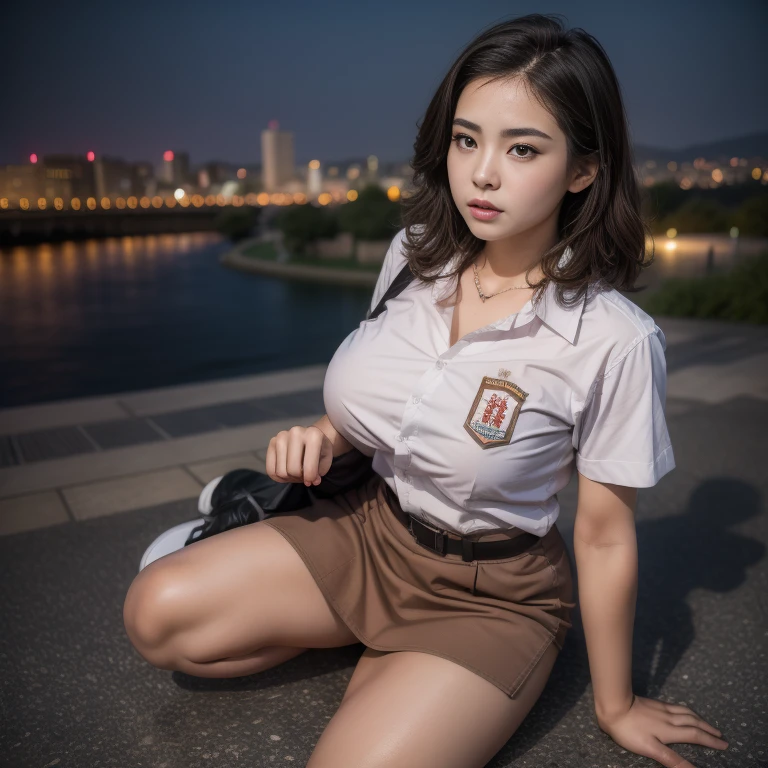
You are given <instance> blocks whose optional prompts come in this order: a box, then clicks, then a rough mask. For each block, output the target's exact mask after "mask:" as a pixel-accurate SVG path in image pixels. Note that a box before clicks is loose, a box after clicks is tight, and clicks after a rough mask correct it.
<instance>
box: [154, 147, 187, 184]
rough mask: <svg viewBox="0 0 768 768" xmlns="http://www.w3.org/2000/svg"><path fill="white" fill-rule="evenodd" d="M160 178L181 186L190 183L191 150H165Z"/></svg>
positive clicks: (167, 182)
mask: <svg viewBox="0 0 768 768" xmlns="http://www.w3.org/2000/svg"><path fill="white" fill-rule="evenodd" d="M160 179H161V180H162V181H164V182H165V183H166V184H171V185H176V186H181V185H183V184H189V183H190V178H189V152H174V151H173V150H171V149H168V150H166V151H165V152H163V169H162V172H161V173H160Z"/></svg>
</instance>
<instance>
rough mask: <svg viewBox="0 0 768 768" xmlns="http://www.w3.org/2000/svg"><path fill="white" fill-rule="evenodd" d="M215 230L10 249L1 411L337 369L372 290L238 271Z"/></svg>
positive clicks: (5, 272) (3, 274)
mask: <svg viewBox="0 0 768 768" xmlns="http://www.w3.org/2000/svg"><path fill="white" fill-rule="evenodd" d="M230 247H231V244H229V243H228V242H227V241H225V240H224V239H223V238H222V237H221V236H220V235H218V234H217V233H212V232H189V233H182V234H178V235H173V234H169V235H146V236H121V237H114V238H108V239H93V240H86V241H65V242H59V243H44V244H41V245H38V246H16V247H12V248H4V249H0V407H7V406H13V405H23V404H27V403H36V402H45V401H48V400H58V399H62V398H69V397H84V396H89V395H97V394H108V393H114V392H123V391H130V390H135V389H144V388H149V387H157V386H168V385H173V384H183V383H188V382H193V381H205V380H210V379H217V378H225V377H227V376H238V375H246V374H249V373H259V372H266V371H271V370H279V369H282V368H291V367H295V366H298V365H311V364H316V363H327V361H328V360H329V359H330V357H331V355H332V354H333V352H334V351H335V349H336V347H337V346H338V345H339V343H340V342H341V341H342V339H343V338H344V337H345V336H346V335H347V334H348V333H349V331H350V330H351V329H352V328H354V327H355V326H356V325H357V324H358V323H359V322H360V319H361V318H362V316H363V315H364V313H365V310H366V308H367V305H368V302H369V300H370V292H371V289H370V288H351V287H337V286H334V285H317V284H314V283H298V282H293V281H285V280H280V279H278V278H270V277H266V276H260V275H251V274H245V273H241V272H236V271H233V270H229V269H226V268H224V267H222V266H221V265H220V264H219V261H218V257H219V255H220V254H221V253H222V252H224V251H226V250H227V249H229V248H230Z"/></svg>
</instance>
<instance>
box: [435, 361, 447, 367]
mask: <svg viewBox="0 0 768 768" xmlns="http://www.w3.org/2000/svg"><path fill="white" fill-rule="evenodd" d="M444 365H445V363H444V362H443V361H442V360H438V361H437V367H438V368H442V367H443V366H444Z"/></svg>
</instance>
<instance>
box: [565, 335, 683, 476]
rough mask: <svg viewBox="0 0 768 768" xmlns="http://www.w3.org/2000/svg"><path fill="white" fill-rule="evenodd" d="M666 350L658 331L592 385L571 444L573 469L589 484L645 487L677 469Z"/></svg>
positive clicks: (645, 338)
mask: <svg viewBox="0 0 768 768" xmlns="http://www.w3.org/2000/svg"><path fill="white" fill-rule="evenodd" d="M665 346H666V345H665V343H664V337H663V334H662V333H661V330H660V329H658V328H657V329H656V331H653V332H651V333H650V334H648V335H647V336H645V337H644V338H643V339H642V340H641V341H639V342H638V343H637V344H635V345H634V346H633V347H632V348H631V349H630V350H629V351H628V352H627V353H626V354H625V355H624V356H623V358H622V359H620V360H619V361H618V362H617V363H615V364H613V365H612V366H611V367H610V368H609V369H608V370H607V371H606V373H605V374H604V375H603V376H601V377H600V378H599V379H598V380H597V381H596V382H595V383H594V385H593V388H592V390H591V395H590V396H588V398H587V402H586V403H585V405H584V409H583V410H582V412H581V415H580V417H579V418H578V425H579V430H578V439H575V441H574V442H575V446H576V469H577V470H578V471H579V472H580V473H581V474H582V475H584V476H585V477H588V478H589V479H590V480H596V481H598V482H601V483H614V484H616V485H625V486H630V487H634V488H649V487H651V486H653V485H656V483H658V482H659V480H660V479H661V478H662V477H663V476H664V475H666V474H667V473H668V472H671V471H672V470H673V469H674V468H675V458H674V454H673V451H672V444H671V442H670V439H669V432H668V431H667V422H666V417H665V413H664V411H665V406H666V394H667V363H666V359H665V357H664V349H665Z"/></svg>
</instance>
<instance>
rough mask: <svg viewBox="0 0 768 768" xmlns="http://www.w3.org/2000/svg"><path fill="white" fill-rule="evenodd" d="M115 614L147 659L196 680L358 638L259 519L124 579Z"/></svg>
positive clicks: (251, 668) (258, 666)
mask: <svg viewBox="0 0 768 768" xmlns="http://www.w3.org/2000/svg"><path fill="white" fill-rule="evenodd" d="M123 619H124V622H125V628H126V632H127V634H128V637H129V639H130V640H131V642H132V643H133V645H134V647H135V648H136V650H137V651H138V652H139V653H140V654H141V655H142V656H143V657H144V659H146V660H147V661H148V662H149V663H150V664H152V665H154V666H156V667H159V668H160V669H175V670H178V671H180V672H186V673H188V674H192V675H197V676H199V677H239V676H242V675H249V674H254V673H257V672H261V671H263V670H265V669H270V668H271V667H274V666H276V665H278V664H281V663H282V662H284V661H287V660H288V659H292V658H294V657H296V656H298V655H299V654H301V653H303V652H304V651H306V650H307V649H308V648H337V647H341V646H344V645H351V644H353V643H357V642H359V641H358V639H357V637H356V636H355V635H354V634H353V633H352V632H351V631H350V630H349V629H348V628H347V626H346V625H345V624H344V622H343V621H342V620H341V618H339V616H337V615H336V613H335V612H334V610H333V608H332V606H331V605H330V604H329V603H328V602H326V599H325V597H324V596H323V593H322V592H321V590H320V588H319V587H318V586H317V584H316V583H315V580H314V578H313V577H312V575H311V574H310V572H309V571H308V570H307V568H306V566H305V565H304V562H303V561H302V559H301V557H300V556H299V555H298V553H297V552H296V551H295V550H294V549H293V547H292V546H291V545H290V544H289V543H288V542H287V541H286V540H285V539H284V538H283V536H282V535H281V534H280V533H279V532H278V531H276V530H274V529H273V528H270V527H269V526H268V525H266V524H264V523H254V524H253V525H246V526H243V527H242V528H236V529H233V530H229V531H224V532H223V533H220V534H218V535H216V536H213V537H211V538H209V539H203V540H202V541H199V542H196V543H195V544H193V545H191V546H189V547H186V548H185V549H183V550H180V551H178V552H173V553H171V554H170V555H166V556H165V557H162V558H160V559H159V560H157V561H155V562H153V563H151V564H150V565H149V566H147V567H146V568H145V569H144V570H143V571H141V572H140V573H139V574H138V575H137V576H136V578H135V579H134V581H133V583H132V584H131V587H130V589H129V590H128V594H127V595H126V598H125V604H124V606H123Z"/></svg>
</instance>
